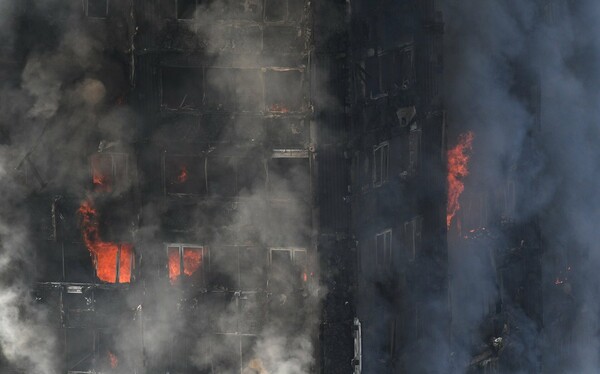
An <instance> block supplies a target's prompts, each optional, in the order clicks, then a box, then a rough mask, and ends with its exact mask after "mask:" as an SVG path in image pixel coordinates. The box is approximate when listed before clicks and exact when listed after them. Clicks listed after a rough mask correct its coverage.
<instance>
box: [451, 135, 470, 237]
mask: <svg viewBox="0 0 600 374" xmlns="http://www.w3.org/2000/svg"><path fill="white" fill-rule="evenodd" d="M474 137H475V136H474V134H473V132H471V131H469V132H467V133H465V134H461V135H460V137H459V138H458V144H457V145H456V146H455V147H454V148H452V149H450V150H449V151H448V177H447V178H448V207H447V211H446V225H447V226H448V228H450V225H451V224H452V219H453V218H454V216H455V215H456V212H458V211H459V209H460V203H459V201H458V199H459V198H460V195H461V194H462V192H463V191H464V189H465V185H464V182H463V178H464V177H466V176H467V175H469V168H468V166H469V159H470V155H469V153H470V152H471V150H472V149H473V139H474Z"/></svg>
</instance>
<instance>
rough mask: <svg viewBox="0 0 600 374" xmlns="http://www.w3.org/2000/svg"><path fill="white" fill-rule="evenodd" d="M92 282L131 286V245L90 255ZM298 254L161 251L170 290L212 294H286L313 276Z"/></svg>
mask: <svg viewBox="0 0 600 374" xmlns="http://www.w3.org/2000/svg"><path fill="white" fill-rule="evenodd" d="M92 260H93V263H94V267H95V272H96V277H97V278H98V279H99V280H100V281H103V282H107V283H130V282H131V281H132V280H133V279H134V278H135V277H134V275H135V274H136V269H135V265H136V259H135V250H134V249H133V246H132V245H130V244H115V243H107V244H106V246H105V248H103V249H102V250H99V251H97V252H95V253H93V254H92ZM308 269H309V266H308V255H307V251H306V249H303V248H269V249H268V251H266V250H265V249H264V248H258V247H220V248H214V249H213V250H209V248H208V247H206V246H200V245H193V244H168V245H167V246H166V275H168V278H169V280H170V283H171V284H172V285H177V284H181V283H184V284H188V285H192V286H196V287H202V288H208V289H212V290H221V291H225V290H230V291H231V290H257V289H266V288H267V285H268V288H269V290H271V291H276V292H277V291H281V292H283V291H286V290H287V291H290V290H293V289H294V288H298V287H302V284H303V283H304V282H307V281H308V280H309V278H311V277H312V274H309V272H308Z"/></svg>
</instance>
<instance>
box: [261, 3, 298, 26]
mask: <svg viewBox="0 0 600 374" xmlns="http://www.w3.org/2000/svg"><path fill="white" fill-rule="evenodd" d="M292 1H297V0H292ZM287 3H288V2H287V0H266V1H265V21H267V22H282V21H285V20H286V18H287V10H288V9H287V8H288V4H287Z"/></svg>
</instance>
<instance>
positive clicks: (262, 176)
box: [90, 153, 310, 200]
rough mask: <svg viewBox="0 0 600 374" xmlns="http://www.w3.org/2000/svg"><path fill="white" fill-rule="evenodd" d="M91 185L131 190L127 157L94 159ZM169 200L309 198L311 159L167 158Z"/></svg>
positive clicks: (103, 155) (102, 155)
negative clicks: (242, 196)
mask: <svg viewBox="0 0 600 374" xmlns="http://www.w3.org/2000/svg"><path fill="white" fill-rule="evenodd" d="M90 164H91V176H92V184H93V186H94V188H95V190H96V191H97V192H111V191H122V190H123V188H125V187H127V186H128V185H129V184H130V181H129V170H128V164H129V162H128V155H127V154H125V153H96V154H94V155H92V156H91V157H90ZM162 170H163V182H164V185H163V188H164V193H165V194H166V195H170V194H186V195H196V196H214V197H235V196H238V195H240V194H247V195H250V194H252V193H253V192H255V191H259V192H261V191H266V192H268V193H269V197H271V198H273V199H282V200H287V199H289V198H290V197H292V196H293V197H294V198H300V199H303V200H307V199H308V198H309V196H310V163H309V159H308V158H306V157H298V158H285V157H281V158H278V157H274V158H270V159H262V158H258V157H255V158H250V157H208V156H203V155H169V154H165V155H164V156H163V165H162Z"/></svg>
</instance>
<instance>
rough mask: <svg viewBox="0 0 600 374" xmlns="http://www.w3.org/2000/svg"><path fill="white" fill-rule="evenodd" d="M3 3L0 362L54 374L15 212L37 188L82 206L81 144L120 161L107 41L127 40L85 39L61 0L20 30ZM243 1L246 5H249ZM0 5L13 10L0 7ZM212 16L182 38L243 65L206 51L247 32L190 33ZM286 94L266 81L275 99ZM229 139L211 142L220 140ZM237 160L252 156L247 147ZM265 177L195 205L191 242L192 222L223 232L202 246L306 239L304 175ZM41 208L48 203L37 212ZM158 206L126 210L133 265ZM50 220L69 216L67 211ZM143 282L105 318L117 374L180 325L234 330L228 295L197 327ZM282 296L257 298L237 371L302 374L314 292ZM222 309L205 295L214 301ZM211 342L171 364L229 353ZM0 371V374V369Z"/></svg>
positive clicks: (51, 326) (160, 351)
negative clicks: (119, 310)
mask: <svg viewBox="0 0 600 374" xmlns="http://www.w3.org/2000/svg"><path fill="white" fill-rule="evenodd" d="M10 4H12V2H11V1H8V0H3V1H0V38H1V39H2V40H3V41H4V40H6V43H4V45H5V46H9V47H10V48H9V49H10V52H11V56H13V57H14V59H15V60H16V61H17V63H16V64H15V66H18V64H19V63H22V65H23V69H22V71H20V72H18V73H19V74H20V76H19V78H18V79H14V80H12V81H10V82H4V83H3V86H2V87H1V91H0V104H1V107H2V111H1V113H0V126H1V128H0V129H2V130H5V131H3V132H6V133H7V134H8V135H9V136H8V138H9V140H7V141H6V144H4V145H0V173H1V175H0V177H1V179H2V180H6V181H7V182H6V183H4V182H3V183H2V186H1V190H2V192H3V202H2V204H0V217H2V218H1V219H0V243H1V251H0V305H1V306H2V307H1V308H0V353H1V355H0V357H2V356H3V357H4V358H5V359H6V360H7V361H8V362H9V366H10V367H15V368H19V369H22V370H25V371H26V372H32V373H33V372H35V373H43V374H46V373H48V374H50V373H56V372H58V371H59V368H60V367H62V365H63V362H62V360H63V357H62V356H61V355H60V354H59V353H58V352H59V351H60V344H59V343H58V341H59V340H60V338H59V337H58V336H57V334H58V332H59V326H60V321H59V318H58V317H57V315H55V314H51V313H50V309H51V308H48V310H47V309H46V308H45V307H43V306H42V305H41V304H39V303H35V302H34V300H33V297H32V296H30V295H29V292H30V289H31V288H32V287H33V284H34V282H35V281H37V280H38V279H37V277H36V275H35V274H38V271H37V269H38V268H41V267H42V265H43V259H41V258H40V259H38V258H36V257H35V253H36V250H35V249H34V248H32V246H33V245H34V244H32V243H31V242H30V240H28V238H29V237H30V236H32V231H33V228H32V227H33V225H32V224H31V222H29V220H28V219H29V218H30V217H27V215H26V212H27V209H26V208H23V206H22V205H23V204H24V203H25V201H26V200H27V198H28V196H27V194H28V193H30V192H32V191H38V189H43V188H45V189H46V191H57V193H68V194H70V195H71V196H75V198H79V199H82V200H83V199H84V198H86V197H87V196H86V195H87V194H88V192H87V191H86V189H85V188H84V187H82V186H85V185H86V184H89V180H88V179H89V165H88V164H87V160H86V156H87V155H88V154H90V153H91V152H93V150H94V149H95V147H98V148H100V149H106V148H111V147H115V148H118V149H120V150H122V151H124V152H128V153H129V154H130V155H133V154H134V152H133V151H132V150H131V149H130V147H129V146H128V145H127V144H128V143H129V142H131V141H132V140H133V138H134V136H135V131H134V130H132V129H134V128H135V124H136V123H137V121H138V118H137V115H136V114H135V113H134V112H133V110H132V109H131V108H129V107H127V105H119V106H117V107H115V105H114V104H115V103H116V102H117V101H118V100H119V98H120V96H122V95H126V94H127V92H128V91H129V89H130V86H129V83H130V82H128V80H127V79H126V77H127V76H128V75H129V73H131V72H126V71H124V70H126V68H124V67H123V66H122V65H123V61H117V60H115V58H114V57H111V50H112V49H116V48H120V47H123V43H121V42H122V41H123V40H128V39H129V37H131V35H120V34H119V33H122V32H124V31H125V28H116V29H114V30H107V29H106V28H103V27H101V26H98V25H100V24H101V23H99V24H95V25H94V26H93V28H96V29H95V31H96V32H90V25H88V24H83V23H82V22H85V20H82V18H81V12H82V9H81V3H79V2H73V3H72V4H70V5H66V4H64V2H61V1H48V2H44V3H43V4H37V5H35V7H34V8H32V9H28V11H27V12H26V14H27V15H28V17H29V18H28V19H26V24H28V25H29V26H30V27H31V30H27V31H23V30H17V29H16V25H17V23H18V22H17V20H19V19H20V18H19V17H20V16H23V14H24V13H21V12H20V9H12V8H9V6H12V5H10ZM111 4H112V2H111ZM247 4H248V6H254V5H256V4H255V3H254V2H252V1H249V2H247ZM253 4H254V5H253ZM4 9H10V10H11V11H12V10H14V12H13V13H10V12H8V11H7V12H4V11H3V10H4ZM223 9H225V7H224V6H223V4H221V3H220V2H213V4H212V5H211V7H210V8H201V9H200V10H199V12H198V13H197V15H196V16H197V19H196V21H195V22H194V23H193V24H192V23H188V24H189V25H190V27H191V28H192V29H193V30H190V32H191V34H193V36H192V37H193V38H198V40H197V42H198V43H206V45H205V47H206V51H207V52H208V54H209V57H210V58H212V60H213V64H215V65H226V66H236V67H248V66H252V65H253V64H254V65H256V56H254V55H252V54H249V55H247V54H244V53H241V54H235V53H234V54H230V55H229V57H228V59H227V60H226V61H225V60H221V56H220V53H222V52H224V51H226V52H232V49H233V52H240V51H241V52H248V51H251V48H253V46H256V45H260V44H261V40H259V39H256V40H248V37H247V36H246V39H245V40H244V41H242V40H241V39H240V38H236V37H235V36H234V37H231V36H229V37H227V38H224V36H223V35H225V34H226V35H229V34H228V33H225V34H223V33H220V32H218V30H217V29H213V28H211V27H204V26H203V25H204V24H205V22H203V21H207V20H211V21H212V20H214V19H215V18H216V16H219V17H224V18H226V19H227V18H229V17H228V15H226V14H225V15H224V14H223ZM9 14H12V16H9ZM191 25H193V26H191ZM157 27H158V26H157ZM131 31H132V30H129V32H131ZM35 37H38V38H39V40H38V41H37V42H31V41H30V40H29V39H30V38H35ZM19 38H26V39H27V41H28V42H29V43H30V44H31V46H30V47H31V48H30V49H29V50H27V51H26V53H25V54H24V55H22V53H23V51H21V50H20V49H19V48H18V47H17V44H18V43H17V42H16V41H17V40H19ZM111 43H113V44H114V45H113V44H111ZM124 50H125V48H123V50H122V51H120V52H121V53H123V51H124ZM116 54H117V53H115V55H116ZM19 59H22V61H20V60H19ZM224 74H225V73H224ZM223 78H224V79H223V80H220V79H217V80H216V81H215V82H214V83H215V91H216V92H217V93H218V92H221V93H222V94H225V93H227V92H229V91H227V90H229V89H230V87H226V86H222V87H221V86H219V85H220V84H223V83H222V82H224V81H227V79H225V78H227V77H226V76H224V77H223ZM238 83H239V87H238V90H242V91H243V92H245V94H246V96H248V97H244V98H243V99H244V100H246V101H247V102H252V101H253V100H255V98H254V97H252V95H255V94H256V92H252V91H251V90H250V91H244V88H245V86H246V85H247V84H248V85H249V84H251V83H255V82H244V81H241V82H238ZM288 88H289V87H286V86H280V87H271V89H273V90H279V91H285V90H286V89H288ZM229 120H230V122H232V123H233V126H231V127H232V129H233V130H232V131H234V132H235V131H237V130H238V129H246V131H247V126H248V121H244V120H243V119H240V118H230V119H229ZM254 126H256V125H254ZM164 135H165V134H164V133H162V132H161V130H160V129H157V131H156V132H155V133H152V132H150V134H148V138H149V139H152V140H160V139H161V137H163V136H164ZM230 136H231V134H224V135H223V138H229V137H230ZM221 140H223V142H222V143H226V141H225V140H226V139H216V140H215V143H220V142H221ZM264 140H265V139H263V138H260V137H259V138H256V139H253V141H256V144H261V143H262V142H263V141H264ZM210 152H212V150H207V154H208V153H210ZM239 153H240V152H239V151H238V156H239ZM25 155H27V161H25V163H26V164H27V165H28V166H31V167H35V168H36V170H37V172H38V173H39V175H40V179H41V180H37V181H35V180H34V185H30V184H29V185H26V186H24V185H22V184H18V182H15V181H13V180H17V181H18V180H19V178H16V177H18V174H19V172H18V171H15V169H16V168H18V166H19V161H20V160H22V159H23V158H24V157H25ZM247 157H248V158H252V157H255V155H254V154H251V153H249V154H248V155H247ZM306 163H308V160H306ZM13 174H17V175H13ZM268 178H269V182H270V188H267V187H266V186H265V183H264V180H261V179H260V178H257V179H256V180H253V181H251V182H250V183H248V186H247V188H246V189H244V190H243V191H241V193H240V195H241V196H240V199H239V201H237V202H235V203H231V204H229V205H227V207H226V209H220V211H219V212H217V213H214V210H211V211H210V212H208V211H204V210H203V209H200V208H198V209H196V211H194V212H193V214H192V217H193V220H194V222H196V224H195V226H194V229H195V230H196V232H195V233H192V234H191V235H192V236H194V235H196V236H198V237H199V236H201V234H204V233H208V232H209V231H210V230H207V229H206V227H204V228H202V227H201V226H202V223H211V224H212V223H215V226H217V224H218V225H222V226H229V227H230V231H231V235H229V236H227V237H224V234H223V233H219V234H218V235H217V237H215V238H214V240H213V242H211V243H202V244H207V245H208V246H209V247H212V246H215V247H217V246H219V245H223V244H224V243H225V244H228V245H231V244H240V243H245V242H247V241H248V240H249V239H251V241H252V243H253V245H255V246H261V247H266V248H268V247H272V246H277V245H282V246H283V245H286V246H290V245H291V243H298V244H296V245H297V246H300V245H301V244H300V243H302V242H303V240H305V238H306V236H307V233H308V234H310V233H311V228H310V219H309V220H306V219H305V218H307V217H308V218H310V216H311V212H310V210H309V209H307V208H306V207H307V205H306V202H307V201H309V199H310V194H309V193H308V188H309V184H308V181H309V176H308V175H307V174H306V172H305V170H304V169H303V168H302V167H299V168H297V169H296V168H295V167H291V168H289V169H285V170H281V171H280V172H275V171H274V170H273V169H271V171H270V174H269V177H268ZM133 179H135V178H133ZM152 179H153V178H152V176H150V175H140V176H139V180H140V183H145V182H146V181H148V180H152ZM305 182H306V183H305ZM35 183H37V184H35ZM300 185H305V187H306V190H307V194H306V195H302V196H300V195H298V193H297V192H298V191H297V189H298V188H299V186H300ZM127 187H129V185H127V186H121V187H120V189H119V190H117V191H113V192H114V193H115V194H119V193H121V192H123V191H124V190H125V189H126V188H127ZM273 190H276V191H277V196H276V198H277V199H278V200H280V201H286V204H285V209H281V210H279V211H278V212H277V213H276V214H273V210H271V211H270V212H271V213H267V207H266V202H265V201H266V200H265V196H267V195H268V194H271V193H273ZM50 204H51V203H50V202H48V212H47V213H49V207H50ZM158 205H159V204H155V203H152V202H146V203H145V204H144V205H143V206H142V207H141V212H140V214H139V222H142V223H141V225H139V226H136V224H137V222H134V225H133V227H134V228H135V230H134V234H135V241H136V243H138V244H140V246H141V247H143V252H140V253H139V254H140V257H142V259H143V261H146V262H148V261H153V260H156V259H155V258H153V254H152V253H153V251H155V253H160V252H162V251H164V248H163V247H162V245H163V243H162V242H161V241H162V240H163V236H162V234H163V233H161V217H160V215H161V214H163V213H164V212H163V211H162V209H161V207H160V206H158ZM62 213H64V214H65V215H71V214H72V213H73V212H71V211H68V212H67V211H65V212H62ZM67 218H68V217H67ZM34 219H35V220H37V219H39V217H34ZM284 222H285V224H284ZM275 223H277V225H275ZM181 239H182V241H185V242H189V238H185V237H183V236H182V238H181ZM16 248H18V249H19V250H16ZM18 270H20V271H18ZM69 270H70V271H75V272H76V271H77V269H69ZM220 270H222V271H223V272H224V273H225V276H226V277H230V278H232V279H234V278H236V277H237V276H238V274H237V273H236V271H235V270H234V269H220ZM259 270H260V271H263V270H264V269H259ZM312 271H316V269H314V268H313V269H312ZM161 282H162V281H161ZM144 287H145V288H144V290H143V291H142V292H139V293H138V292H137V291H135V290H133V291H132V292H131V293H130V294H129V295H128V296H127V297H126V302H125V304H126V311H125V312H124V313H123V314H122V315H121V316H120V317H119V318H118V320H116V321H114V326H113V327H114V330H113V331H112V336H111V338H110V339H111V341H112V342H113V343H114V347H113V348H114V352H111V353H114V354H115V355H116V356H117V357H118V358H119V362H120V364H119V365H120V367H123V368H124V369H122V370H127V369H126V368H127V367H141V366H143V365H144V364H146V363H148V362H153V360H155V361H158V362H159V363H160V362H161V360H162V362H168V361H167V360H168V359H169V357H168V356H169V354H170V353H171V352H172V345H173V342H174V341H178V340H179V338H180V336H183V335H186V333H188V332H189V331H186V330H189V329H197V330H199V329H203V330H204V331H214V329H213V327H218V328H220V329H222V330H223V331H231V330H232V329H235V328H234V327H235V326H238V324H239V323H240V321H238V320H237V318H238V317H237V315H236V313H234V311H235V310H236V308H238V304H237V302H238V301H236V297H233V296H230V297H229V298H228V299H227V300H226V301H225V304H226V308H225V310H224V311H223V310H216V308H215V310H213V311H212V314H213V315H214V316H215V317H214V323H215V326H197V325H195V324H196V323H197V321H195V320H191V319H190V320H186V318H176V317H174V316H175V315H178V314H179V313H181V314H185V315H187V316H189V315H190V313H187V312H189V311H190V310H193V311H194V312H193V313H207V311H205V310H198V309H194V308H196V307H197V305H195V304H194V301H193V300H185V298H186V297H187V296H188V295H186V294H185V292H179V291H177V290H174V289H173V288H172V287H170V285H168V283H166V282H162V283H160V284H158V282H157V283H154V282H153V281H151V280H148V282H147V283H146V284H144ZM286 292H287V290H282V291H281V292H279V293H278V292H275V293H274V294H273V295H272V300H270V301H268V302H269V303H271V308H272V309H273V310H275V311H276V312H274V313H273V315H271V316H270V317H269V321H268V323H266V324H265V325H264V328H263V329H262V330H261V331H259V334H258V337H257V338H256V339H255V340H254V342H253V344H254V345H253V347H251V354H252V355H253V357H255V359H253V360H251V361H250V362H249V363H248V364H247V367H246V368H245V369H246V371H248V370H250V371H252V370H254V372H261V373H267V372H269V373H271V374H302V373H308V372H310V371H311V370H312V369H313V367H314V365H315V363H314V361H313V360H314V353H315V352H314V347H313V346H312V342H313V341H314V339H313V338H314V334H315V329H316V327H317V324H318V312H317V311H318V308H317V304H318V296H322V294H323V290H317V289H316V287H309V289H308V290H307V291H306V292H305V293H304V294H303V295H300V296H301V298H303V299H305V300H307V301H306V303H301V302H298V300H297V299H293V300H292V298H291V297H288V296H287V295H286ZM222 301H223V300H219V302H220V303H221V302H222ZM240 302H243V303H244V305H245V306H246V307H247V308H255V309H256V310H257V311H260V310H264V309H265V307H266V305H265V301H264V300H261V299H258V300H254V299H253V298H252V297H248V298H247V299H243V298H242V300H241V301H240ZM252 303H256V305H252ZM261 303H262V304H261ZM99 304H100V303H99ZM99 306H100V305H98V307H99ZM55 312H56V311H55ZM184 312H186V313H187V314H186V313H184ZM193 313H192V314H193ZM145 321H150V322H149V323H145ZM232 326H234V327H232ZM140 334H141V339H140ZM188 335H189V334H188ZM186 338H188V337H187V335H186ZM221 338H222V336H217V335H211V334H205V335H203V336H202V337H197V336H193V337H192V339H189V340H187V342H188V343H189V346H188V347H187V349H188V352H185V355H186V356H187V357H185V358H186V359H187V360H188V361H190V362H192V363H193V364H194V365H196V366H197V367H198V368H200V369H201V368H203V367H205V366H206V365H207V364H208V363H209V362H213V361H218V360H221V359H225V360H226V359H227V358H229V356H230V355H231V353H232V352H235V349H234V350H232V349H231V348H232V347H231V346H229V345H228V344H227V343H226V342H224V340H223V339H221ZM207 347H210V349H207ZM100 354H104V353H103V352H100ZM101 359H102V358H101ZM154 363H156V362H154ZM161 364H162V363H161ZM0 367H2V369H4V367H3V366H2V364H0Z"/></svg>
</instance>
